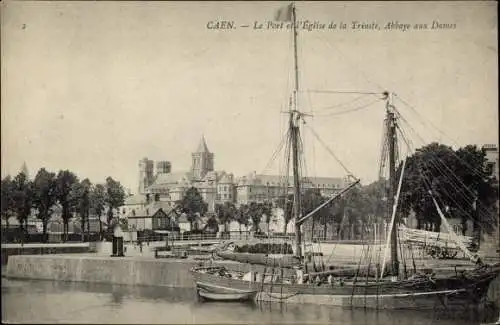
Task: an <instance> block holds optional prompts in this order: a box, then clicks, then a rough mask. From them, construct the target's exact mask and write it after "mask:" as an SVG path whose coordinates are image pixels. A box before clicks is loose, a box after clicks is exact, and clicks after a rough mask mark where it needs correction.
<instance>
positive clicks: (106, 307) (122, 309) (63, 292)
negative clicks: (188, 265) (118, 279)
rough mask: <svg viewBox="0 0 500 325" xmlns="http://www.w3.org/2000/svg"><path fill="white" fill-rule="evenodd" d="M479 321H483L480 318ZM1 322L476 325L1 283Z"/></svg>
mask: <svg viewBox="0 0 500 325" xmlns="http://www.w3.org/2000/svg"><path fill="white" fill-rule="evenodd" d="M483 321H484V319H483ZM2 322H3V323H8V322H11V323H66V324H67V323H100V324H103V323H114V324H116V323H127V324H153V323H156V324H158V323H162V324H201V323H202V324H210V323H212V324H224V323H230V324H271V323H272V324H277V323H279V324H320V323H321V324H339V325H340V324H344V325H358V324H367V325H368V324H370V325H389V324H433V325H437V324H443V325H444V324H453V325H462V324H463V325H465V324H468V325H470V324H479V323H480V319H477V320H471V319H467V320H466V319H459V320H457V319H450V318H447V317H443V316H442V315H436V314H434V313H432V312H430V313H429V312H419V311H372V310H349V309H342V308H334V307H330V306H306V305H291V304H289V305H287V304H268V303H266V304H258V303H257V304H244V303H206V302H205V303H203V302H200V301H198V299H197V297H196V292H195V291H194V289H179V288H166V287H150V286H124V285H107V284H91V283H76V282H53V281H41V280H11V279H5V278H2Z"/></svg>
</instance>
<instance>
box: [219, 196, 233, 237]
mask: <svg viewBox="0 0 500 325" xmlns="http://www.w3.org/2000/svg"><path fill="white" fill-rule="evenodd" d="M215 214H216V215H217V218H218V219H219V222H220V223H221V224H222V225H224V234H227V232H228V231H227V224H228V223H229V222H231V220H234V219H235V215H236V207H235V206H234V204H233V203H232V202H224V204H216V205H215Z"/></svg>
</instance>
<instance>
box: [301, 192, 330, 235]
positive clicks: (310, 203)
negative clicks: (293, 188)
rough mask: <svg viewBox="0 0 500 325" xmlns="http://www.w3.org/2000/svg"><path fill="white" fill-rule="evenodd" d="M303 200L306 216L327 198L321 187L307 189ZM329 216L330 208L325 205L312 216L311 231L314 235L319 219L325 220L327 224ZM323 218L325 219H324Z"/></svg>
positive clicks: (303, 214)
mask: <svg viewBox="0 0 500 325" xmlns="http://www.w3.org/2000/svg"><path fill="white" fill-rule="evenodd" d="M301 196H302V198H301V202H302V216H306V215H307V214H309V213H310V212H312V211H314V210H315V209H316V208H317V207H318V206H320V205H321V204H322V203H324V202H325V200H326V199H325V198H323V196H322V195H321V192H320V190H319V189H316V188H312V189H307V190H306V191H305V193H304V194H303V195H301ZM327 216H328V209H327V208H326V207H323V208H322V209H320V210H318V211H316V212H315V214H314V215H313V216H312V217H311V218H312V226H311V232H312V236H314V226H315V224H316V223H317V222H318V221H320V220H321V221H324V222H325V225H326V217H327ZM322 219H323V220H322Z"/></svg>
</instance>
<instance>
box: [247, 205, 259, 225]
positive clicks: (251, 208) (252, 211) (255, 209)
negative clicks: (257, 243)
mask: <svg viewBox="0 0 500 325" xmlns="http://www.w3.org/2000/svg"><path fill="white" fill-rule="evenodd" d="M247 212H248V215H249V216H250V220H252V230H253V231H254V232H255V233H259V232H260V228H259V224H260V220H261V218H262V210H261V207H260V206H259V204H258V203H256V202H250V204H249V205H248V210H247Z"/></svg>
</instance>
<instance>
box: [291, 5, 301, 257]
mask: <svg viewBox="0 0 500 325" xmlns="http://www.w3.org/2000/svg"><path fill="white" fill-rule="evenodd" d="M291 6H292V8H291V9H292V32H293V54H294V55H293V58H294V68H295V84H294V91H293V97H294V101H293V108H292V107H290V131H291V133H290V134H291V141H292V169H293V183H294V184H293V185H294V192H293V201H294V206H293V214H294V220H295V254H296V256H297V257H298V258H299V259H300V258H301V257H302V249H301V241H302V239H301V232H300V223H299V222H298V221H299V218H300V180H299V177H300V176H299V150H298V143H299V121H300V111H299V107H298V100H297V99H298V92H299V66H298V60H297V27H296V25H297V14H296V11H295V4H294V3H292V5H291Z"/></svg>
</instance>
